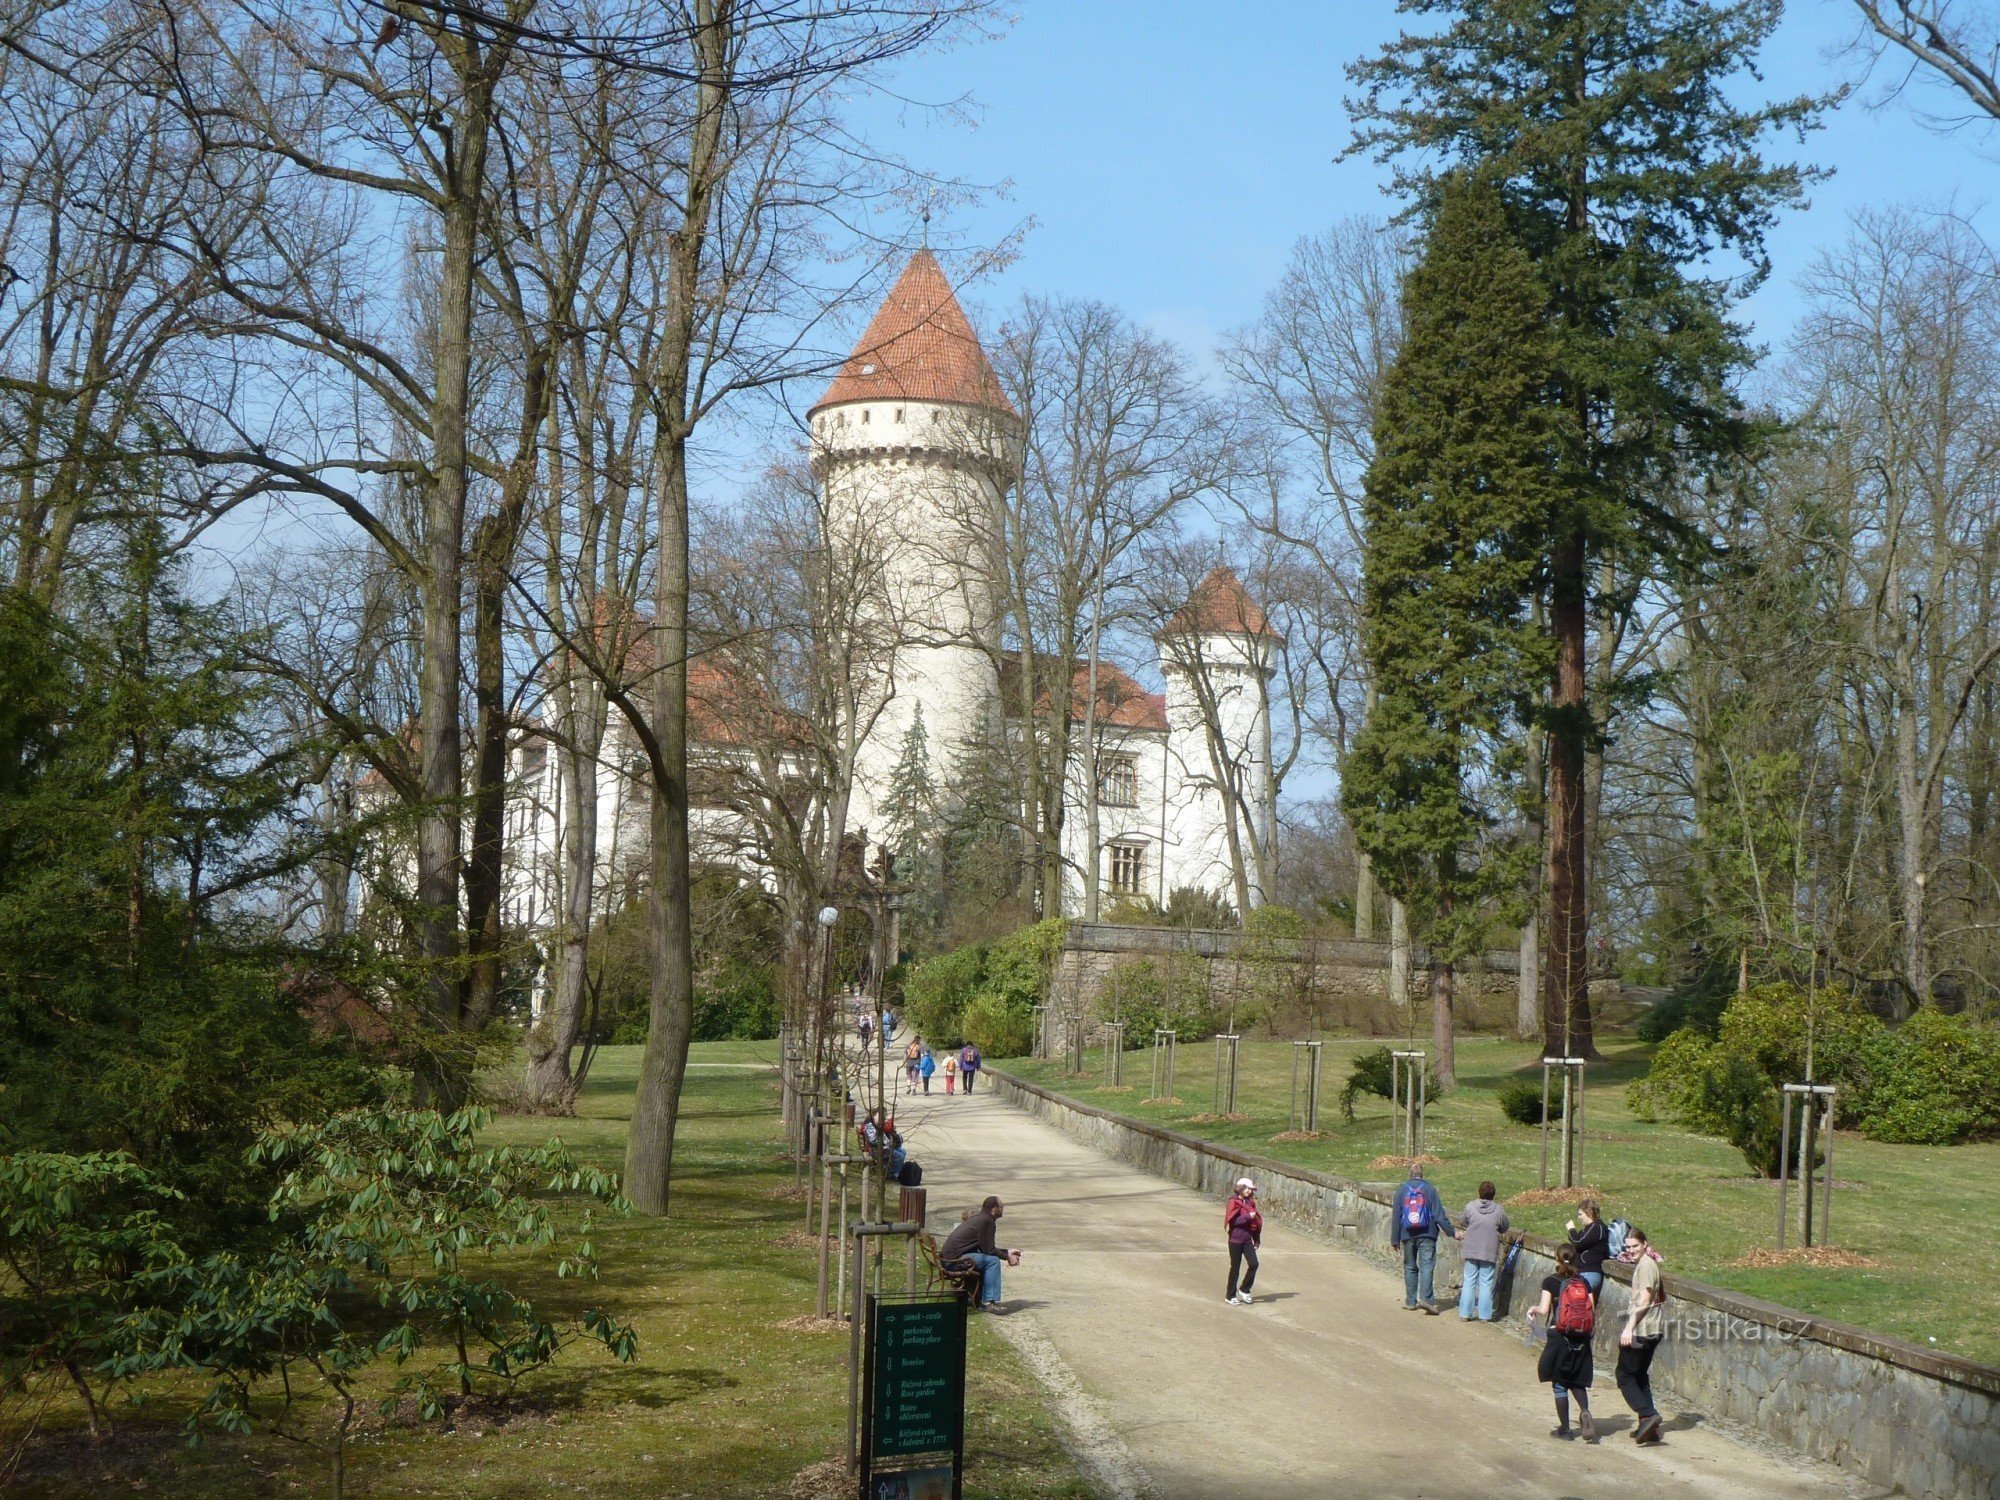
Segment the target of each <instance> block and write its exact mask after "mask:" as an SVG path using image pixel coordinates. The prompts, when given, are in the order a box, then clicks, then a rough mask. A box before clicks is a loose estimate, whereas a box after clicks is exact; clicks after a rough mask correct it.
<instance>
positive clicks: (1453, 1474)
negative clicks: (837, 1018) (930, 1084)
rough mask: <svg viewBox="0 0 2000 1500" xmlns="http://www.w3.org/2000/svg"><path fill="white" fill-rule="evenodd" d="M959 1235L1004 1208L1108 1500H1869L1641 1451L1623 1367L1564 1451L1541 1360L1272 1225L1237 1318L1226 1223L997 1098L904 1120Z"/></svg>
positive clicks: (909, 1109)
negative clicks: (1251, 1294)
mask: <svg viewBox="0 0 2000 1500" xmlns="http://www.w3.org/2000/svg"><path fill="white" fill-rule="evenodd" d="M898 1124H899V1125H900V1126H901V1128H902V1129H903V1131H904V1133H905V1135H906V1137H907V1138H908V1140H909V1145H910V1149H911V1152H912V1154H914V1155H915V1156H916V1158H917V1159H918V1160H919V1161H920V1162H922V1164H923V1167H924V1173H925V1177H924V1182H925V1186H926V1187H927V1188H929V1190H930V1203H931V1211H930V1212H931V1224H932V1227H933V1229H934V1230H936V1231H937V1233H938V1234H939V1236H940V1237H942V1235H943V1233H944V1232H945V1230H946V1229H948V1228H949V1227H950V1225H951V1224H952V1223H954V1222H956V1220H957V1218H958V1217H959V1216H960V1214H961V1213H962V1212H964V1210H965V1209H967V1208H969V1207H971V1206H972V1205H975V1204H977V1203H978V1202H979V1201H980V1200H981V1199H982V1198H983V1197H984V1196H985V1195H986V1194H987V1193H993V1192H997V1193H999V1194H1000V1195H1001V1196H1002V1197H1003V1198H1004V1199H1005V1200H1006V1202H1007V1215H1006V1218H1005V1219H1004V1221H1003V1222H1002V1224H1001V1228H1000V1242H1001V1243H1002V1244H1005V1245H1012V1246H1014V1247H1016V1248H1019V1249H1021V1250H1022V1251H1023V1252H1024V1254H1025V1260H1024V1262H1023V1264H1022V1265H1021V1266H1020V1267H1019V1268H1017V1269H1014V1270H1010V1271H1009V1272H1008V1273H1007V1283H1006V1297H1007V1303H1008V1306H1009V1308H1010V1309H1011V1311H1009V1312H1008V1313H1006V1314H1004V1315H1003V1316H1002V1318H1001V1320H1000V1323H1001V1327H1002V1328H1003V1329H1005V1330H1006V1331H1007V1332H1008V1334H1009V1337H1010V1341H1011V1342H1013V1343H1014V1344H1015V1345H1016V1346H1017V1347H1019V1348H1021V1349H1022V1351H1023V1352H1024V1354H1026V1355H1027V1356H1028V1359H1029V1363H1030V1364H1031V1365H1033V1366H1034V1367H1035V1368H1036V1369H1037V1370H1038V1371H1039V1372H1040V1373H1041V1375H1042V1379H1043V1382H1044V1384H1045V1385H1047V1386H1048V1387H1049V1389H1050V1391H1051V1393H1052V1396H1053V1397H1054V1400H1055V1404H1056V1406H1057V1409H1058V1411H1059V1412H1063V1413H1065V1420H1066V1421H1067V1422H1068V1423H1069V1426H1070V1435H1071V1440H1072V1443H1073V1446H1074V1447H1075V1448H1076V1450H1077V1451H1078V1453H1079V1455H1080V1456H1081V1457H1083V1458H1084V1460H1085V1467H1086V1471H1087V1472H1089V1473H1090V1474H1091V1475H1092V1479H1093V1482H1095V1483H1097V1484H1098V1485H1099V1486H1100V1488H1101V1489H1102V1490H1103V1492H1104V1493H1105V1495H1107V1496H1120V1495H1152V1496H1156V1497H1161V1500H1179V1497H1188V1500H1236V1497H1242V1500H1250V1497H1253V1496H1254V1497H1258V1500H1264V1497H1269V1496H1273V1495H1287V1496H1320V1495H1342V1494H1365V1495H1369V1496H1467V1497H1479V1500H1492V1497H1504V1496H1521V1497H1530V1496H1532V1497H1535V1500H1547V1497H1550V1496H1576V1497H1579V1500H1599V1497H1602V1500H1613V1497H1616V1500H1641V1497H1644V1500H1654V1497H1682V1500H1766V1497H1806V1496H1814V1497H1823V1496H1836V1495H1850V1496H1851V1495H1856V1494H1865V1493H1868V1492H1867V1491H1865V1490H1861V1489H1858V1488H1857V1487H1856V1486H1854V1485H1853V1484H1852V1483H1851V1482H1850V1481H1848V1480H1847V1479H1846V1478H1845V1477H1844V1476H1841V1475H1839V1474H1838V1473H1837V1472H1836V1471H1834V1470H1832V1469H1830V1468H1826V1467H1823V1466H1815V1465H1810V1464H1807V1463H1806V1462H1805V1461H1803V1460H1800V1459H1798V1458H1795V1457H1791V1456H1788V1455H1778V1454H1771V1453H1767V1452H1763V1451H1759V1450H1758V1449H1757V1448H1754V1447H1752V1446H1748V1445H1745V1444H1743V1443H1740V1442H1738V1441H1736V1440H1734V1439H1732V1438H1731V1437H1729V1436H1725V1435H1724V1434H1722V1433H1720V1432H1717V1431H1715V1430H1713V1429H1712V1428H1710V1427H1708V1426H1707V1425H1705V1424H1703V1423H1702V1422H1701V1421H1700V1420H1699V1418H1698V1417H1695V1416H1694V1415H1693V1414H1690V1413H1685V1412H1682V1411H1681V1410H1680V1409H1679V1408H1678V1407H1677V1406H1675V1405H1674V1404H1673V1403H1671V1402H1669V1403H1667V1404H1666V1405H1665V1406H1663V1408H1662V1410H1663V1412H1664V1413H1665V1415H1666V1416H1667V1419H1668V1420H1667V1429H1666V1430H1667V1442H1666V1444H1665V1445H1664V1446H1662V1447H1656V1448H1651V1449H1638V1448H1635V1447H1634V1446H1633V1445H1632V1442H1631V1440H1630V1436H1629V1434H1630V1430H1631V1426H1632V1416H1631V1413H1630V1412H1629V1411H1628V1410H1627V1409H1626V1407H1625V1404H1624V1402H1623V1401H1622V1400H1620V1399H1619V1396H1618V1390H1617V1387H1616V1385H1615V1383H1614V1382H1613V1380H1612V1372H1611V1370H1610V1369H1609V1368H1608V1367H1605V1366H1602V1365H1601V1366H1600V1368H1599V1370H1598V1376H1597V1383H1596V1385H1595V1386H1594V1387H1593V1395H1594V1397H1595V1401H1594V1410H1595V1411H1596V1412H1597V1413H1598V1414H1599V1416H1600V1418H1601V1421H1600V1426H1601V1428H1602V1429H1603V1432H1604V1436H1603V1438H1602V1440H1601V1441H1600V1442H1599V1443H1598V1444H1596V1445H1594V1446H1593V1445H1587V1444H1584V1443H1580V1442H1577V1443H1565V1442H1560V1441H1558V1440H1556V1439H1554V1438H1552V1437H1550V1436H1549V1435H1548V1432H1549V1429H1550V1427H1552V1426H1553V1425H1554V1412H1553V1408H1552V1407H1551V1405H1550V1402H1549V1393H1548V1390H1547V1388H1546V1387H1544V1386H1541V1385H1539V1384H1537V1383H1536V1380H1535V1371H1534V1362H1533V1357H1532V1353H1531V1351H1529V1350H1527V1349H1525V1348H1524V1347H1523V1346H1522V1345H1521V1344H1519V1343H1517V1342H1516V1341H1515V1340H1513V1339H1512V1338H1510V1337H1508V1336H1506V1335H1504V1334H1502V1333H1500V1332H1499V1331H1498V1330H1495V1329H1490V1328H1482V1327H1478V1326H1476V1325H1467V1324H1461V1323H1460V1322H1459V1320H1458V1317H1457V1315H1456V1312H1455V1311H1450V1310H1448V1311H1447V1312H1446V1313H1445V1314H1444V1315H1443V1316H1441V1317H1436V1318H1431V1317H1425V1316H1423V1315H1422V1314H1420V1313H1409V1312H1405V1311H1404V1310H1403V1307H1402V1288H1401V1285H1400V1284H1399V1283H1398V1282H1397V1281H1396V1280H1395V1279H1394V1278H1393V1277H1390V1276H1388V1275H1385V1274H1384V1273H1383V1271H1381V1270H1380V1269H1378V1268H1377V1267H1376V1266H1375V1265H1374V1264H1373V1263H1371V1262H1369V1261H1368V1260H1366V1259H1364V1258H1363V1257H1361V1256H1359V1255H1356V1254H1354V1253H1352V1252H1350V1251H1347V1250H1344V1249H1341V1248H1340V1247H1338V1246H1335V1245H1331V1244H1328V1243H1327V1242H1325V1241H1323V1240H1318V1239H1315V1238H1312V1237H1309V1236H1307V1235H1305V1234H1302V1233H1299V1232H1295V1231H1293V1230H1290V1229H1287V1228H1285V1227H1283V1226H1282V1225H1275V1224H1273V1225H1268V1226H1267V1227H1266V1229H1265V1232H1264V1250H1263V1256H1264V1270H1263V1273H1262V1275H1261V1276H1260V1277H1259V1279H1258V1283H1257V1287H1256V1292H1255V1295H1256V1299H1257V1300H1256V1302H1255V1304H1254V1305H1253V1306H1251V1307H1247V1308H1246V1307H1233V1306H1228V1305H1225V1304H1224V1302H1223V1300H1222V1286H1223V1278H1224V1276H1225V1274H1226V1272H1227V1269H1228V1265H1227V1255H1226V1253H1225V1252H1224V1250H1223V1248H1222V1246H1223V1238H1222V1230H1221V1222H1222V1205H1221V1204H1220V1203H1216V1202H1210V1201H1209V1200H1207V1199H1205V1198H1202V1197H1200V1196H1198V1195H1197V1194H1195V1193H1194V1192H1192V1191H1190V1190H1188V1189H1185V1188H1181V1187H1178V1186H1175V1185H1173V1184H1170V1183H1167V1182H1164V1181H1162V1180H1161V1179H1159V1178H1156V1177H1152V1176H1149V1175H1147V1174H1145V1173H1142V1172H1140V1171H1138V1170H1137V1169H1136V1168H1133V1167H1129V1166H1126V1165H1124V1164H1123V1163H1120V1162H1115V1161H1111V1160H1109V1159H1107V1158H1105V1157H1103V1156H1100V1155H1098V1154H1097V1153H1096V1152H1094V1151H1091V1150H1089V1149H1087V1148H1085V1147H1083V1146H1080V1145H1077V1144H1076V1143H1074V1142H1072V1141H1070V1140H1069V1139H1068V1138H1067V1137H1065V1136H1063V1135H1061V1134H1059V1133H1058V1132H1056V1131H1055V1130H1053V1129H1051V1128H1049V1127H1048V1126H1045V1125H1042V1124H1040V1123H1039V1122H1037V1121H1035V1120H1032V1119H1030V1118H1029V1117H1028V1116H1027V1115H1025V1114H1023V1113H1022V1112H1021V1111H1019V1110H1017V1109H1015V1108H1014V1107H1013V1106H1011V1105H1009V1104H1006V1103H1004V1102H1002V1101H1001V1100H999V1099H998V1098H996V1097H995V1096H994V1095H992V1094H990V1093H988V1092H986V1091H985V1090H984V1089H981V1090H979V1091H978V1092H977V1093H975V1094H973V1095H972V1096H971V1097H970V1098H967V1097H965V1096H964V1095H960V1096H958V1097H956V1098H950V1099H947V1098H945V1097H943V1096H942V1095H941V1094H939V1093H936V1092H933V1093H932V1094H931V1095H930V1096H929V1097H928V1098H922V1097H918V1098H915V1099H912V1098H909V1097H907V1096H906V1097H905V1098H903V1099H902V1100H901V1101H900V1106H899V1109H898Z"/></svg>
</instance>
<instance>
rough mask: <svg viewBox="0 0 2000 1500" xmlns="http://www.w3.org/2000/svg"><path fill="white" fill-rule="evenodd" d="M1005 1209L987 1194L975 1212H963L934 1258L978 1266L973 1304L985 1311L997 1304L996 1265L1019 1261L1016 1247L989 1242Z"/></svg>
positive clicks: (1009, 1264) (998, 1282)
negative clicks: (978, 1279) (975, 1300)
mask: <svg viewBox="0 0 2000 1500" xmlns="http://www.w3.org/2000/svg"><path fill="white" fill-rule="evenodd" d="M1006 1211H1007V1205H1006V1204H1004V1203H1002V1202H1001V1201H1000V1200H999V1199H998V1198H997V1197H995V1198H988V1199H987V1200H986V1201H985V1202H984V1203H982V1204H980V1205H979V1212H977V1213H975V1214H968V1215H966V1217H965V1218H964V1219H963V1220H961V1221H960V1222H959V1225H958V1227H957V1228H956V1229H954V1230H952V1232H951V1233H950V1234H948V1235H946V1236H945V1237H944V1244H942V1245H941V1246H939V1247H938V1260H939V1261H940V1262H941V1263H942V1264H944V1265H947V1266H950V1265H954V1264H958V1263H961V1262H967V1263H970V1264H972V1265H975V1266H977V1267H978V1268H979V1274H980V1278H981V1281H980V1293H979V1301H978V1303H977V1304H976V1305H977V1306H979V1307H983V1308H986V1309H988V1310H989V1311H990V1310H992V1309H993V1308H997V1307H998V1306H999V1305H1000V1268H1001V1267H1002V1266H1018V1265H1019V1264H1020V1263H1021V1252H1020V1251H1018V1250H1005V1249H1002V1248H1001V1247H1000V1246H998V1245H996V1244H994V1243H993V1235H994V1231H995V1229H996V1228H997V1227H998V1225H999V1223H1000V1216H1001V1215H1002V1214H1004V1213H1005V1212H1006Z"/></svg>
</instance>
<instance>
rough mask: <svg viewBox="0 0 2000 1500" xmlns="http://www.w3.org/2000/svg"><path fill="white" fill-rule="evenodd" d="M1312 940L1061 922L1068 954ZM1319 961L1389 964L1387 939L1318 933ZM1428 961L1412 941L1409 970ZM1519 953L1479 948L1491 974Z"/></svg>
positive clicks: (1276, 947)
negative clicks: (1375, 941) (1333, 935)
mask: <svg viewBox="0 0 2000 1500" xmlns="http://www.w3.org/2000/svg"><path fill="white" fill-rule="evenodd" d="M1312 942H1313V940H1312V939H1307V938H1281V937H1263V938H1253V937H1250V936H1249V935H1248V934H1246V933H1243V932H1241V931H1239V930H1238V929H1236V928H1233V927H1195V928H1187V927H1135V926H1128V925H1126V924H1123V923H1119V922H1069V923H1066V924H1064V927H1063V947H1064V948H1065V949H1067V950H1069V951H1070V952H1072V953H1137V954H1158V953H1192V954H1194V955H1195V956H1196V957H1197V958H1233V957H1235V956H1236V954H1237V953H1238V952H1239V951H1240V950H1241V949H1242V948H1243V947H1244V945H1245V944H1246V943H1254V944H1256V946H1257V947H1258V948H1259V949H1261V950H1262V951H1264V952H1267V953H1270V954H1272V955H1273V956H1276V957H1282V958H1289V959H1294V960H1296V959H1298V958H1300V957H1301V956H1302V955H1303V953H1304V951H1305V949H1306V947H1307V946H1308V944H1310V943H1312ZM1314 952H1315V956H1316V957H1317V958H1318V959H1319V961H1320V962H1321V963H1325V964H1345V965H1348V966H1350V967H1353V968H1363V969H1386V968H1388V967H1389V945H1388V944H1387V943H1373V942H1360V941H1357V940H1356V939H1353V938H1320V939H1318V940H1317V945H1316V947H1315V949H1314ZM1427 962H1428V959H1427V957H1426V950H1425V949H1424V947H1423V945H1422V944H1421V943H1413V944H1411V946H1410V965H1411V968H1412V970H1415V969H1420V968H1423V967H1424V966H1425V964H1426V963H1427ZM1520 962H1521V955H1520V954H1519V953H1517V952H1515V951H1514V950H1513V949H1511V948H1507V949H1495V950H1494V951H1492V952H1490V953H1483V954H1481V955H1480V956H1479V958H1478V959H1477V961H1476V965H1468V967H1474V966H1476V967H1478V968H1481V969H1486V970H1490V971H1492V972H1494V973H1504V974H1512V973H1515V972H1516V971H1517V970H1518V969H1519V967H1520Z"/></svg>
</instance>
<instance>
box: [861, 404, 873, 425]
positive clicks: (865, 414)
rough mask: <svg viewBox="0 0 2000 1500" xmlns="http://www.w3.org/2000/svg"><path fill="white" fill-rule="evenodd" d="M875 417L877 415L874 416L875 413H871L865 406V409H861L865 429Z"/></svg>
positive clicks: (862, 423)
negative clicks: (870, 419)
mask: <svg viewBox="0 0 2000 1500" xmlns="http://www.w3.org/2000/svg"><path fill="white" fill-rule="evenodd" d="M873 415H875V414H874V413H873V412H871V411H870V410H869V409H868V408H867V407H865V406H864V407H862V408H861V425H862V426H863V427H866V426H867V425H868V419H869V418H870V417H872V416H873Z"/></svg>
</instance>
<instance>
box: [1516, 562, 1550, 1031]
mask: <svg viewBox="0 0 2000 1500" xmlns="http://www.w3.org/2000/svg"><path fill="white" fill-rule="evenodd" d="M1535 614H1536V615H1537V616H1538V617H1539V616H1540V615H1541V614H1542V605H1541V601H1540V600H1539V599H1537V600H1536V601H1535ZM1546 738H1547V736H1546V735H1545V734H1544V733H1543V730H1542V728H1541V726H1540V725H1538V724H1537V725H1532V726H1530V728H1529V730H1528V764H1527V766H1526V767H1525V768H1524V770H1523V772H1522V783H1523V785H1524V787H1525V788H1526V790H1527V794H1528V798H1529V803H1528V806H1529V809H1530V811H1529V816H1528V826H1527V835H1528V838H1529V840H1530V841H1531V845H1532V846H1534V847H1540V845H1541V843H1542V840H1543V839H1544V838H1545V837H1546V836H1547V833H1546V830H1545V829H1544V827H1543V823H1544V821H1545V819H1544V816H1543V810H1544V807H1545V805H1546V804H1545V801H1544V799H1545V797H1546V796H1547V791H1548V789H1547V787H1546V786H1545V785H1544V784H1543V781H1544V770H1545V767H1544V761H1545V760H1546V758H1547V757H1546V754H1545V749H1544V742H1545V740H1546ZM1519 952H1520V961H1519V964H1518V965H1517V972H1516V974H1515V984H1514V1035H1515V1036H1516V1037H1518V1038H1519V1039H1520V1040H1521V1041H1524V1042H1525V1041H1527V1040H1529V1039H1530V1038H1532V1037H1536V1036H1539V1035H1540V1034H1541V1019H1542V870H1541V866H1540V864H1539V862H1538V863H1537V865H1536V867H1535V869H1534V870H1533V871H1532V872H1531V873H1530V874H1529V876H1528V920H1527V921H1526V922H1524V923H1522V924H1521V935H1520V950H1519Z"/></svg>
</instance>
